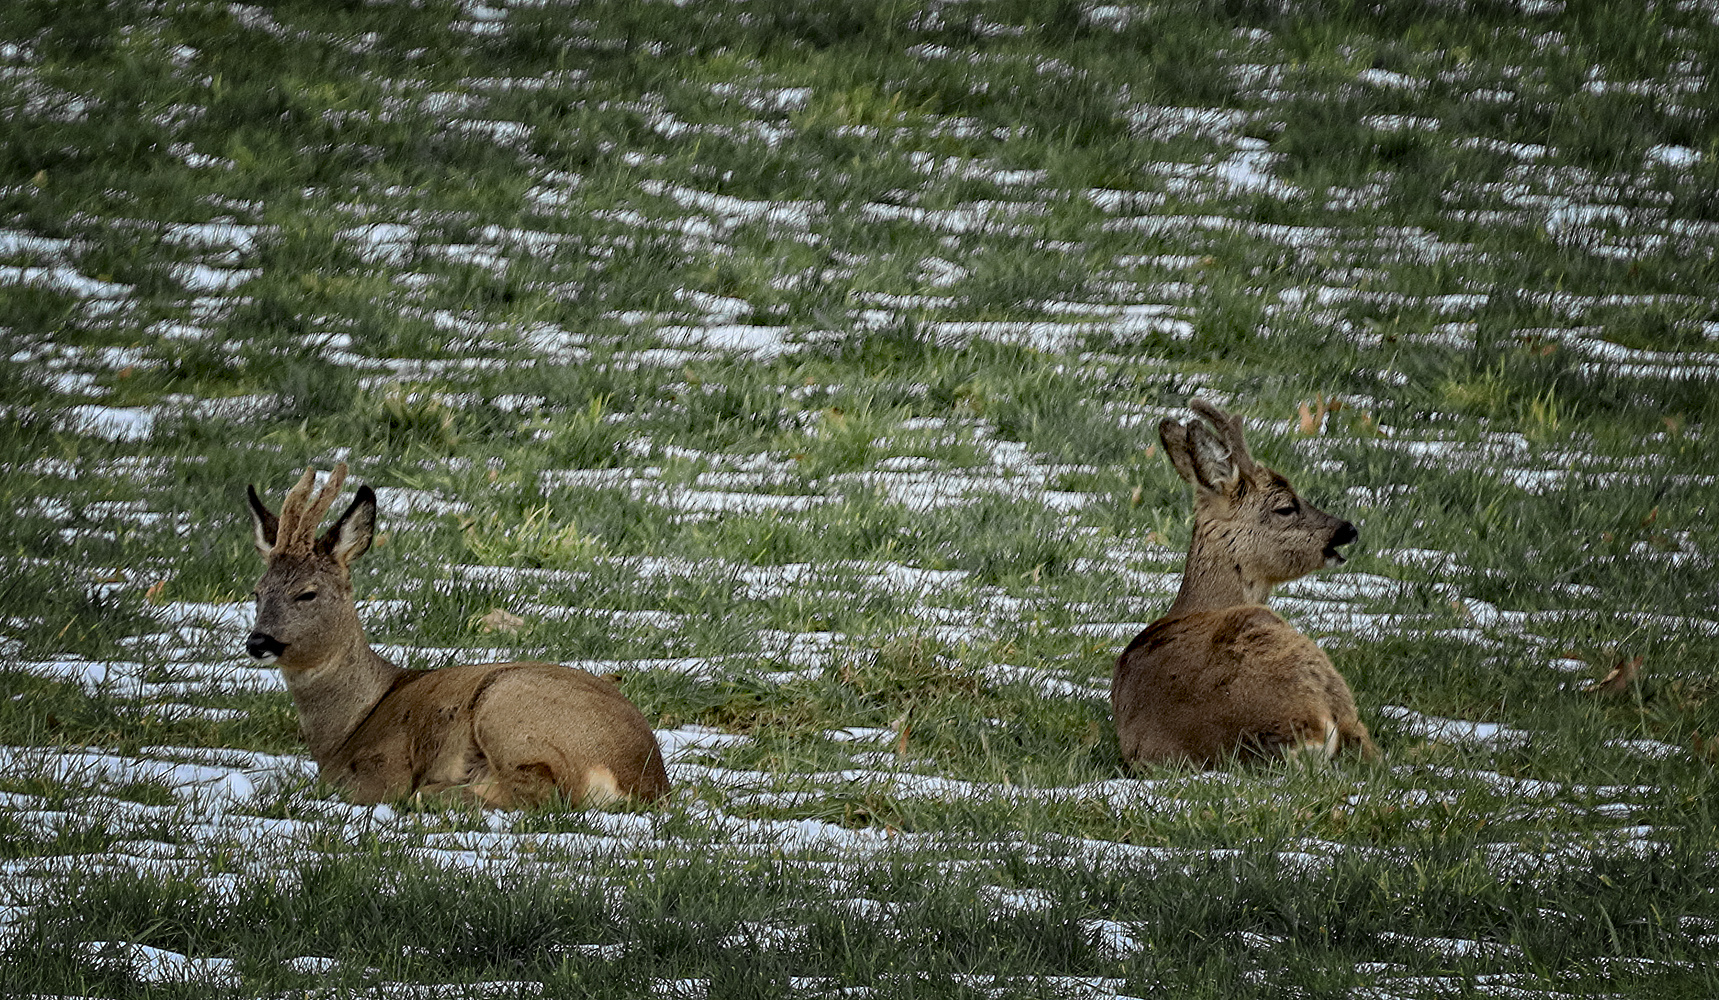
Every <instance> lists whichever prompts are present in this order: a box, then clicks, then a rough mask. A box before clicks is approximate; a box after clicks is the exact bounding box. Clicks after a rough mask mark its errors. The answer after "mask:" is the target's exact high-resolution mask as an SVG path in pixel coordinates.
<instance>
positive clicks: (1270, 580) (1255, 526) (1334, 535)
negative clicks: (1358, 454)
mask: <svg viewBox="0 0 1719 1000" xmlns="http://www.w3.org/2000/svg"><path fill="white" fill-rule="evenodd" d="M1188 405H1189V407H1191V408H1192V409H1193V411H1194V412H1195V413H1197V414H1199V415H1200V416H1201V417H1204V418H1205V420H1206V421H1207V423H1200V422H1199V421H1190V422H1188V423H1187V424H1180V423H1177V422H1176V421H1174V420H1165V421H1164V422H1163V423H1161V424H1159V425H1158V437H1159V439H1160V440H1161V441H1162V442H1163V443H1164V452H1165V454H1167V455H1168V456H1169V457H1170V462H1171V464H1172V465H1174V466H1175V467H1176V472H1177V473H1178V474H1179V475H1180V476H1181V477H1182V478H1183V479H1185V480H1187V481H1188V482H1189V483H1191V484H1193V487H1194V541H1193V545H1192V546H1191V547H1190V549H1189V553H1188V565H1187V569H1186V572H1185V575H1184V578H1183V585H1182V595H1181V596H1179V597H1178V598H1177V605H1180V606H1182V609H1183V610H1193V608H1192V607H1190V605H1192V604H1195V603H1197V604H1198V605H1199V606H1201V607H1210V606H1219V607H1221V606H1223V604H1222V603H1220V599H1218V598H1215V597H1213V598H1209V599H1202V597H1201V595H1200V591H1202V590H1204V589H1209V590H1212V591H1223V592H1225V596H1224V598H1222V600H1228V599H1229V595H1228V593H1227V592H1228V591H1229V590H1230V589H1231V587H1232V584H1231V581H1232V580H1233V581H1235V582H1237V583H1239V584H1240V585H1241V597H1240V598H1239V599H1236V600H1230V602H1229V603H1258V602H1259V601H1263V600H1264V599H1265V595H1266V594H1267V593H1268V592H1269V591H1270V590H1271V587H1272V586H1273V585H1275V584H1279V583H1283V582H1285V581H1288V580H1293V579H1295V578H1296V577H1298V576H1303V575H1305V574H1307V573H1311V572H1313V571H1314V570H1316V569H1319V568H1321V567H1324V566H1338V565H1341V564H1342V563H1343V561H1344V560H1343V555H1342V553H1340V552H1338V551H1337V550H1338V549H1339V548H1340V547H1341V546H1344V545H1347V544H1349V543H1350V542H1353V541H1355V539H1356V538H1357V537H1359V536H1358V534H1357V533H1356V531H1355V526H1354V525H1353V524H1350V523H1349V522H1348V521H1345V520H1343V519H1342V518H1338V517H1333V516H1331V515H1330V514H1327V513H1325V512H1324V511H1322V510H1320V509H1319V508H1317V507H1315V506H1313V505H1312V504H1310V503H1308V502H1307V501H1305V500H1303V499H1301V497H1299V496H1297V495H1296V492H1295V488H1294V487H1293V486H1291V485H1289V480H1287V479H1285V478H1283V476H1281V475H1279V474H1278V473H1276V472H1274V471H1272V470H1271V469H1268V468H1266V467H1265V466H1263V465H1260V464H1258V463H1257V462H1255V461H1254V460H1253V456H1252V455H1251V454H1249V453H1248V450H1247V443H1246V442H1245V441H1243V440H1242V421H1241V418H1240V417H1236V416H1231V415H1230V414H1228V413H1225V412H1224V411H1222V410H1220V409H1218V408H1217V407H1216V406H1213V405H1212V404H1210V403H1208V402H1206V401H1205V400H1201V399H1196V400H1191V401H1190V402H1189V404H1188Z"/></svg>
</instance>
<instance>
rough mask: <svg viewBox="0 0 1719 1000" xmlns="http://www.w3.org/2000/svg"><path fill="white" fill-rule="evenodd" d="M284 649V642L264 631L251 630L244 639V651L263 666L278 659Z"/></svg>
mask: <svg viewBox="0 0 1719 1000" xmlns="http://www.w3.org/2000/svg"><path fill="white" fill-rule="evenodd" d="M285 651H286V643H284V642H282V641H280V640H279V639H276V638H275V637H274V636H272V635H269V634H267V633H265V632H252V633H251V636H250V638H248V639H246V640H245V652H247V653H249V654H251V659H253V660H256V661H257V662H258V663H261V664H262V665H264V666H268V665H269V664H271V663H273V662H275V661H276V660H278V659H280V655H281V654H282V653H283V652H285Z"/></svg>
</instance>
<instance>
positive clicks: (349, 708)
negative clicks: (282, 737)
mask: <svg viewBox="0 0 1719 1000" xmlns="http://www.w3.org/2000/svg"><path fill="white" fill-rule="evenodd" d="M403 673H405V671H404V670H401V669H400V668H399V667H397V666H395V665H394V664H392V663H390V662H389V661H388V660H387V659H385V658H384V657H383V656H382V655H381V654H379V653H377V652H376V651H375V650H373V649H371V648H370V641H369V640H368V639H366V638H365V637H364V632H363V630H362V629H360V630H358V631H357V632H356V634H355V635H354V636H353V639H352V642H351V643H350V644H349V645H348V646H347V647H346V649H345V650H343V651H342V652H341V653H340V654H339V655H337V656H332V657H330V658H329V659H328V660H326V661H324V662H323V663H321V664H319V665H317V666H315V667H312V668H311V669H309V670H297V671H293V672H292V673H291V674H289V675H288V676H287V690H288V691H289V692H291V693H292V700H293V704H294V705H295V706H296V707H297V708H298V717H299V725H300V727H301V728H302V730H303V732H304V739H305V742H306V743H308V744H310V755H311V756H312V757H313V758H315V759H316V763H317V766H318V767H326V766H328V763H329V761H330V760H332V759H333V757H334V756H335V754H337V753H338V752H339V751H340V749H341V747H343V746H345V745H346V742H347V741H348V740H349V739H351V737H352V734H353V732H354V731H356V730H357V729H358V727H359V725H361V724H362V723H363V722H364V720H365V719H367V718H369V716H370V713H371V712H372V711H374V710H375V708H376V705H377V704H378V703H379V702H381V700H382V699H383V697H384V696H386V695H387V694H388V691H389V690H390V689H391V688H392V687H393V686H394V683H395V681H397V680H398V679H399V678H400V675H401V674H403Z"/></svg>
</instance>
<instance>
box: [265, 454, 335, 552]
mask: <svg viewBox="0 0 1719 1000" xmlns="http://www.w3.org/2000/svg"><path fill="white" fill-rule="evenodd" d="M345 482H346V463H345V462H340V463H338V464H336V465H335V467H334V471H333V472H330V473H329V474H328V482H326V483H323V484H322V489H320V490H318V491H317V494H316V499H314V500H312V499H310V488H311V487H312V486H314V485H316V466H314V465H313V466H311V467H309V468H307V469H305V470H304V475H302V476H300V477H299V480H298V482H297V483H295V484H294V485H293V488H292V489H290V490H288V491H287V495H286V499H285V500H284V501H282V502H281V514H280V525H279V527H277V528H276V529H275V547H274V549H273V550H272V551H271V553H270V554H271V555H273V554H275V553H289V554H292V555H307V554H309V553H310V550H311V547H312V546H313V545H315V543H316V528H317V525H319V524H321V523H322V515H324V514H326V513H328V508H329V507H330V506H332V505H333V504H334V498H335V497H337V496H339V495H340V487H341V485H342V484H343V483H345Z"/></svg>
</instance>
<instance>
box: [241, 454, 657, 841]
mask: <svg viewBox="0 0 1719 1000" xmlns="http://www.w3.org/2000/svg"><path fill="white" fill-rule="evenodd" d="M345 479H346V465H345V464H344V463H342V464H340V465H337V466H335V468H334V472H333V473H332V474H331V475H330V476H329V478H328V481H327V483H326V484H324V486H323V487H322V489H321V490H320V491H318V492H317V493H316V495H315V497H314V498H312V496H311V490H312V487H313V486H315V484H316V470H315V469H314V468H310V469H306V470H305V472H304V476H303V477H302V478H300V479H299V481H298V484H297V485H295V486H294V487H293V488H292V490H291V491H290V492H288V493H287V496H286V500H285V501H284V502H283V503H282V504H281V512H280V516H279V517H276V516H275V515H274V514H273V513H271V512H270V511H269V509H268V507H267V506H265V505H264V504H263V502H262V501H261V500H260V499H259V498H258V497H257V491H256V488H255V487H249V488H248V489H247V491H246V492H247V495H248V497H249V499H250V509H251V521H252V525H253V527H254V528H255V531H256V539H255V540H256V546H257V551H258V552H259V553H261V554H262V557H263V560H264V562H265V563H266V564H267V569H266V570H265V571H264V572H263V576H262V579H261V580H259V581H258V582H257V589H256V599H257V618H256V627H255V629H254V631H252V632H251V635H250V638H249V639H248V640H247V641H246V643H245V648H246V650H247V651H249V653H250V654H251V656H252V657H253V658H255V659H256V660H257V661H258V662H259V663H263V664H274V665H275V666H278V667H280V669H281V673H282V674H284V675H285V677H286V682H287V690H288V691H289V692H290V693H291V695H292V699H293V703H294V705H295V706H297V708H298V713H299V720H300V723H301V727H302V731H303V734H304V738H305V741H306V742H307V743H309V744H310V752H311V756H312V757H313V758H315V760H316V765H317V770H318V771H319V773H320V774H321V775H322V776H323V777H324V778H326V779H328V780H329V781H331V782H332V783H333V784H336V785H339V786H341V787H342V788H343V789H344V790H345V791H346V792H347V794H348V795H349V796H350V797H351V798H352V799H353V800H354V801H356V802H360V803H371V802H379V801H383V800H387V799H397V798H403V797H407V796H415V795H424V794H431V793H435V792H451V793H453V794H455V795H459V796H463V797H465V798H468V799H470V800H473V801H476V802H477V803H479V804H480V805H483V806H494V807H501V808H518V807H523V806H529V805H534V804H537V803H541V802H543V801H545V800H547V799H549V798H551V797H553V796H555V795H557V794H559V795H562V796H564V797H565V798H566V799H567V800H569V801H572V802H585V803H591V804H596V803H601V802H603V801H608V800H613V799H619V798H623V797H633V798H639V799H647V800H649V799H657V798H660V797H661V796H663V795H664V794H666V793H667V792H668V774H667V772H666V771H665V770H664V768H663V757H662V751H661V749H660V748H659V747H658V746H657V741H656V735H655V734H654V733H652V732H651V727H650V725H649V724H648V723H646V721H645V718H644V716H643V715H641V714H639V710H638V709H637V708H636V707H634V705H633V703H632V702H630V701H628V700H627V699H626V697H625V696H623V695H622V694H621V692H620V689H619V688H617V687H616V686H615V685H614V684H612V683H610V682H609V681H608V680H606V679H604V678H600V677H596V676H593V675H592V674H589V673H586V672H585V671H583V670H579V669H576V668H573V667H566V666H562V665H560V664H556V663H483V664H466V665H463V666H452V667H443V668H441V669H439V670H404V669H402V668H400V667H397V666H395V665H394V664H393V663H390V662H389V661H388V660H386V659H384V658H383V657H382V656H381V655H379V654H378V653H377V652H376V651H375V650H373V649H371V648H370V642H369V640H367V639H366V638H365V636H364V629H363V627H362V626H361V625H360V624H359V621H358V609H357V605H356V604H355V603H354V600H353V592H352V573H351V568H352V562H353V560H355V559H357V558H358V557H359V556H361V555H363V554H364V552H365V550H366V549H368V548H369V547H370V541H371V536H372V534H373V533H374V531H375V526H376V494H375V492H374V491H373V490H371V489H370V487H368V486H359V487H358V491H357V496H356V498H355V499H354V500H353V501H352V504H351V506H349V507H347V508H346V512H345V513H343V514H341V515H340V517H339V518H337V519H336V520H335V522H334V524H333V525H332V526H331V527H330V528H329V529H328V530H327V531H326V532H324V533H323V534H322V535H321V537H318V536H317V535H316V529H317V528H318V527H319V525H320V522H321V521H322V518H323V515H324V514H325V513H326V512H327V511H328V509H329V507H330V505H332V504H333V502H334V499H335V497H336V496H338V495H339V492H340V487H341V484H342V483H343V482H344V481H345Z"/></svg>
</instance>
